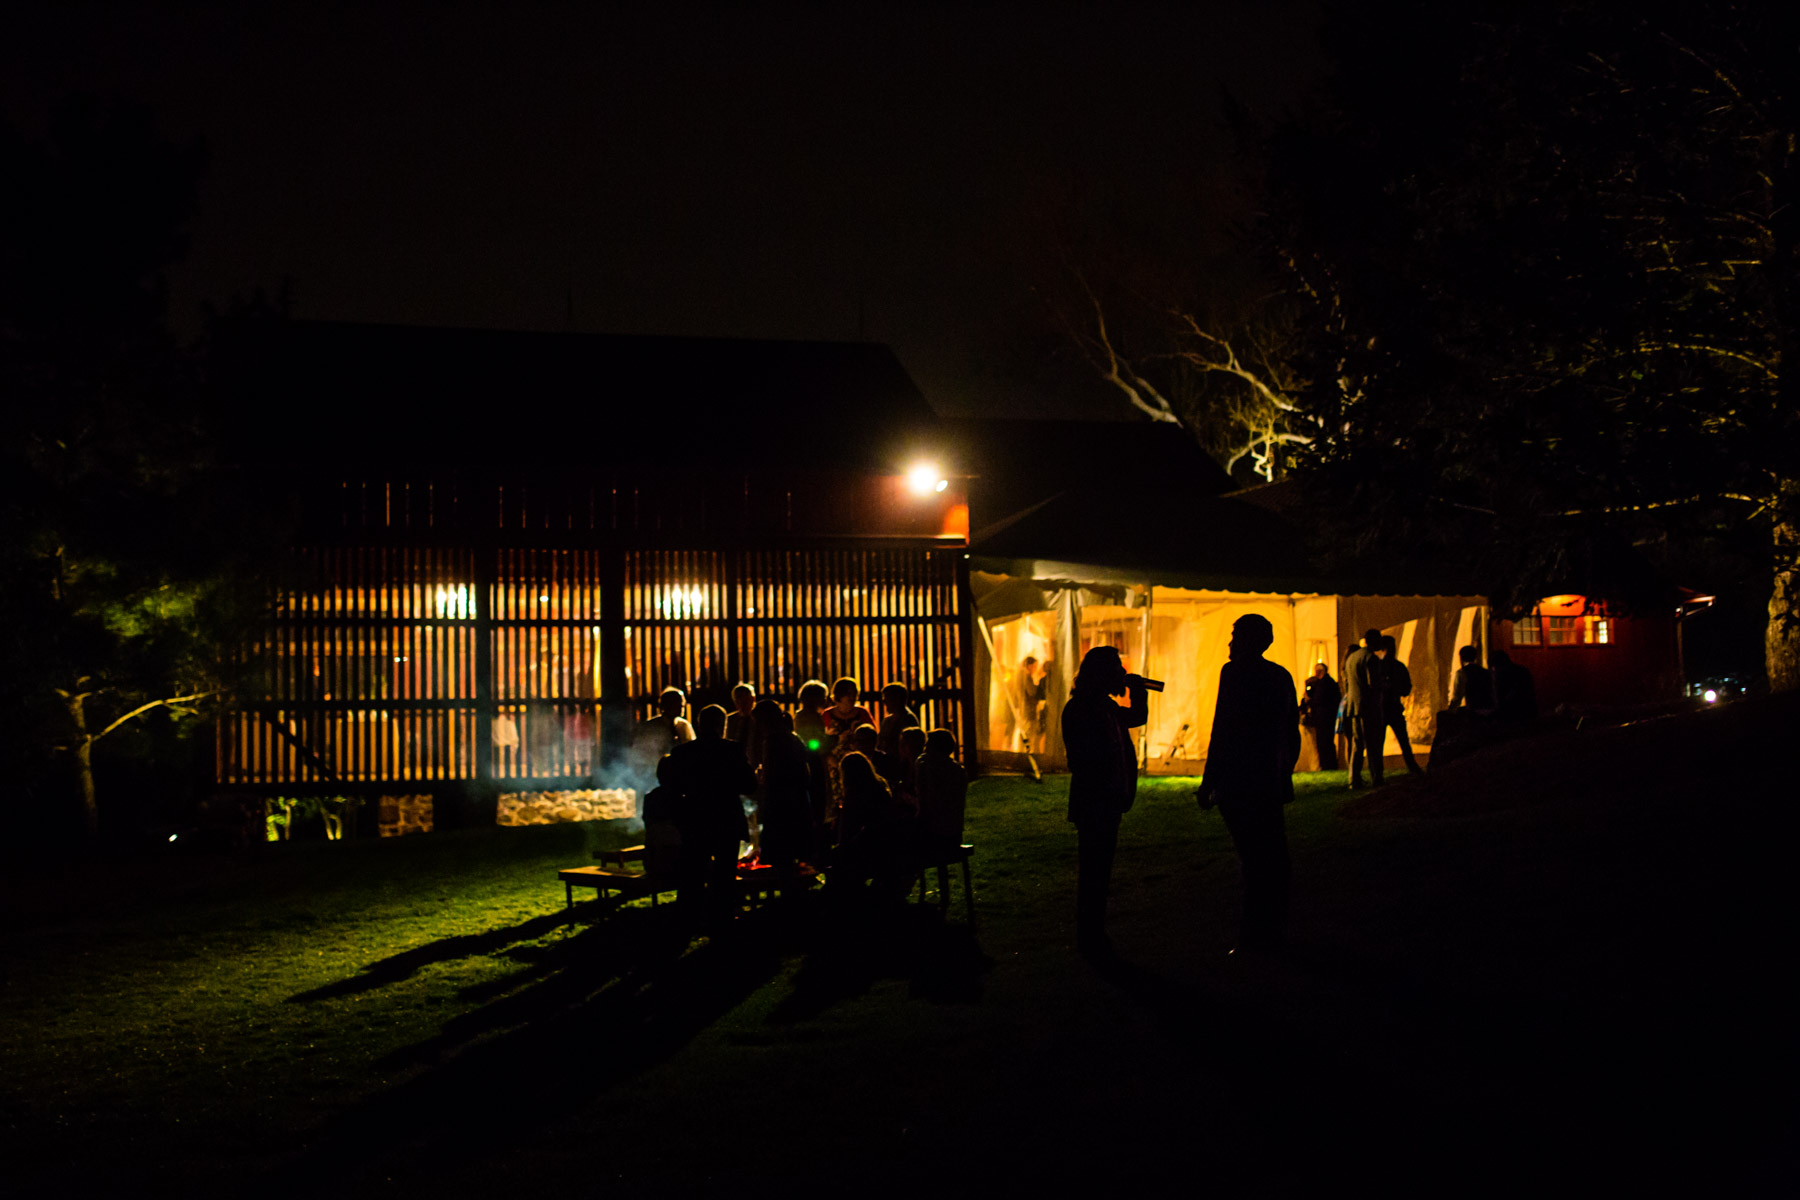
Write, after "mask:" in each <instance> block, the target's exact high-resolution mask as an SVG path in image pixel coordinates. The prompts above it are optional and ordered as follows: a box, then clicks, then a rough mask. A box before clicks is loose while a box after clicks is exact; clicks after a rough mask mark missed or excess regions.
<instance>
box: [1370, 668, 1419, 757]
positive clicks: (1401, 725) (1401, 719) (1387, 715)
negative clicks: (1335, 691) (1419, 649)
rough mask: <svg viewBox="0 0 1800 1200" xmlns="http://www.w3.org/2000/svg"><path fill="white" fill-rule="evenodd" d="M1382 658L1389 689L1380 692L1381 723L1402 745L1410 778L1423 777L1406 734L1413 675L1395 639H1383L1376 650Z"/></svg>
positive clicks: (1401, 750) (1402, 754)
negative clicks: (1408, 698)
mask: <svg viewBox="0 0 1800 1200" xmlns="http://www.w3.org/2000/svg"><path fill="white" fill-rule="evenodd" d="M1376 653H1378V654H1379V655H1380V656H1381V663H1382V667H1383V669H1384V670H1385V671H1386V672H1387V687H1386V688H1384V689H1383V691H1382V693H1381V723H1382V728H1383V731H1384V732H1385V731H1386V730H1389V729H1391V730H1393V731H1394V740H1395V741H1396V742H1399V743H1400V757H1401V758H1402V759H1404V760H1405V762H1406V772H1407V774H1409V775H1423V774H1424V773H1425V772H1424V771H1423V770H1421V769H1420V767H1419V760H1418V759H1416V758H1414V757H1413V748H1412V737H1411V735H1409V734H1408V733H1407V731H1406V705H1405V704H1404V703H1403V701H1404V700H1405V698H1406V697H1407V696H1410V695H1412V672H1411V671H1409V670H1407V669H1406V664H1405V663H1403V662H1401V661H1400V655H1399V653H1398V652H1397V649H1396V644H1395V642H1394V639H1393V638H1391V637H1383V638H1382V639H1381V649H1380V650H1378V651H1376Z"/></svg>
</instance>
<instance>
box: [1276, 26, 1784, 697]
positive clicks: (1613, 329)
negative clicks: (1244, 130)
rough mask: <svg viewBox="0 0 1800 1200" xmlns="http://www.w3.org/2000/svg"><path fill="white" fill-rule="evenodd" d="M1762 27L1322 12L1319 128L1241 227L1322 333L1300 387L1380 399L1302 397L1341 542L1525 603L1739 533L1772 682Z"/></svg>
mask: <svg viewBox="0 0 1800 1200" xmlns="http://www.w3.org/2000/svg"><path fill="white" fill-rule="evenodd" d="M1781 25H1782V19H1781V18H1780V17H1779V16H1777V15H1775V14H1774V12H1773V10H1770V9H1767V8H1766V7H1764V6H1759V5H1752V4H1736V3H1704V4H1695V5H1681V6H1675V5H1650V6H1641V5H1640V6H1631V7H1629V8H1627V7H1623V6H1618V5H1605V4H1576V5H1563V6H1556V7H1555V8H1553V9H1548V10H1543V9H1532V10H1520V9H1516V8H1514V7H1511V6H1501V5H1494V6H1483V7H1480V8H1477V9H1475V10H1470V9H1468V8H1467V7H1466V6H1462V7H1451V8H1445V7H1443V6H1432V5H1427V4H1417V3H1405V4H1391V5H1383V6H1359V7H1358V8H1357V9H1356V10H1355V12H1354V13H1345V14H1343V15H1342V17H1341V19H1340V20H1339V21H1338V22H1337V24H1336V25H1335V27H1334V31H1333V33H1332V34H1331V40H1332V43H1333V51H1334V55H1335V57H1336V59H1337V61H1338V62H1339V64H1340V67H1341V70H1340V74H1339V78H1338V91H1337V99H1338V104H1337V107H1336V108H1335V109H1332V110H1330V112H1329V113H1328V114H1315V116H1314V118H1313V119H1312V120H1311V121H1309V122H1307V123H1306V124H1304V125H1297V126H1295V127H1292V128H1290V129H1289V130H1288V131H1287V132H1285V133H1284V134H1282V135H1281V136H1279V137H1278V138H1277V139H1275V141H1274V144H1273V146H1272V165H1271V170H1270V200H1271V202H1270V216H1269V225H1268V229H1269V231H1270V236H1271V240H1272V242H1273V243H1274V244H1275V245H1276V246H1277V247H1279V248H1280V250H1281V252H1282V253H1283V254H1284V255H1285V256H1286V257H1287V260H1288V261H1289V263H1290V264H1292V265H1293V267H1294V269H1295V270H1297V271H1299V272H1301V273H1303V274H1305V275H1307V276H1309V277H1311V278H1317V279H1329V280H1330V281H1331V285H1332V286H1333V287H1334V288H1336V289H1337V294H1338V295H1339V296H1340V298H1341V303H1342V304H1343V306H1344V311H1345V313H1346V314H1347V315H1346V320H1345V321H1344V322H1343V325H1342V331H1341V336H1339V337H1338V339H1337V342H1336V344H1335V345H1330V344H1325V343H1324V342H1321V343H1320V344H1318V345H1316V347H1315V349H1314V350H1313V353H1312V355H1311V357H1310V360H1309V361H1310V362H1311V364H1312V369H1313V370H1314V371H1315V372H1327V371H1331V370H1333V369H1334V368H1340V372H1339V373H1340V374H1346V375H1350V376H1353V377H1356V378H1363V379H1372V378H1378V379H1379V381H1380V383H1379V386H1369V387H1362V388H1341V387H1340V388H1333V387H1329V386H1319V385H1318V384H1317V383H1315V386H1313V387H1312V388H1310V389H1308V390H1307V391H1306V393H1305V394H1306V395H1307V396H1308V397H1309V399H1310V400H1311V401H1312V402H1313V404H1314V406H1315V407H1314V408H1313V415H1314V417H1315V418H1316V420H1317V424H1318V429H1319V436H1318V438H1317V440H1316V442H1315V443H1314V445H1313V446H1312V447H1311V449H1312V453H1311V454H1309V455H1308V456H1307V458H1306V459H1305V460H1303V462H1304V465H1305V468H1306V471H1307V475H1308V477H1309V479H1310V480H1311V482H1313V483H1314V484H1315V485H1317V486H1318V489H1319V490H1320V491H1321V492H1322V493H1323V494H1324V495H1326V496H1327V497H1328V498H1329V499H1330V501H1331V502H1332V506H1333V507H1335V508H1337V509H1338V510H1339V511H1343V512H1347V513H1353V514H1355V516H1356V523H1355V525H1354V526H1352V525H1349V524H1346V525H1345V526H1344V527H1342V528H1341V529H1340V530H1339V533H1340V540H1341V541H1343V542H1346V543H1354V542H1355V541H1356V540H1357V539H1358V538H1359V537H1360V538H1365V539H1375V540H1380V541H1382V542H1384V543H1386V544H1395V543H1399V544H1404V545H1409V546H1415V547H1417V546H1420V545H1422V544H1423V545H1433V544H1435V545H1437V546H1439V547H1442V548H1444V549H1446V550H1447V551H1458V550H1460V551H1471V550H1478V551H1479V553H1475V554H1472V555H1471V558H1472V559H1473V560H1474V562H1475V564H1476V565H1478V566H1480V567H1481V568H1482V569H1483V572H1484V574H1485V575H1486V577H1488V578H1492V579H1509V580H1511V581H1512V582H1513V584H1514V586H1515V588H1516V592H1515V598H1516V599H1517V600H1519V601H1523V602H1528V601H1529V599H1530V598H1531V597H1533V596H1534V595H1536V594H1540V589H1541V588H1543V587H1544V586H1546V585H1548V584H1550V583H1552V582H1554V581H1556V580H1558V579H1559V578H1562V579H1566V578H1568V576H1569V574H1570V572H1571V571H1572V570H1578V564H1580V563H1582V562H1583V561H1584V560H1586V561H1588V562H1589V564H1590V565H1591V562H1592V560H1594V559H1596V558H1597V557H1601V556H1602V555H1601V550H1600V548H1601V547H1604V546H1605V545H1606V544H1607V543H1608V541H1609V540H1624V539H1629V540H1633V541H1640V542H1641V541H1644V540H1646V539H1654V538H1669V537H1674V538H1697V537H1718V536H1731V535H1733V534H1735V533H1737V532H1739V531H1742V530H1744V529H1746V528H1749V529H1753V530H1755V531H1756V536H1758V537H1759V538H1760V539H1761V546H1762V554H1763V556H1764V557H1765V560H1766V561H1767V562H1768V564H1769V567H1770V570H1771V573H1772V578H1773V587H1772V596H1771V602H1770V619H1769V625H1768V634H1767V662H1768V670H1769V678H1770V683H1771V685H1772V686H1773V687H1775V688H1777V689H1780V688H1789V687H1794V686H1800V624H1797V622H1796V620H1795V616H1796V614H1795V604H1796V600H1797V599H1800V597H1797V596H1796V566H1797V563H1796V552H1797V550H1800V547H1797V545H1796V541H1797V539H1796V528H1797V525H1796V522H1797V521H1800V487H1797V485H1796V479H1797V478H1800V476H1797V474H1796V465H1797V464H1796V457H1797V455H1800V445H1797V443H1800V430H1797V428H1796V423H1795V422H1796V414H1797V413H1800V406H1797V405H1796V403H1795V396H1794V394H1793V388H1794V383H1793V377H1792V372H1791V371H1789V372H1784V370H1783V365H1784V362H1785V361H1786V360H1787V358H1788V350H1789V348H1790V344H1791V343H1792V342H1793V339H1794V330H1795V322H1794V317H1795V312H1794V300H1795V296H1794V288H1795V266H1796V262H1795V249H1794V240H1793V233H1794V221H1795V219H1796V217H1795V214H1794V212H1793V209H1792V204H1793V202H1794V200H1795V199H1796V187H1795V183H1796V179H1795V166H1796V134H1797V133H1800V124H1797V122H1796V119H1795V111H1794V107H1793V100H1792V96H1791V87H1792V84H1791V79H1790V75H1791V72H1790V68H1791V65H1792V56H1793V40H1792V37H1791V36H1788V34H1789V33H1790V32H1791V31H1787V30H1784V29H1783V28H1782V27H1781ZM1320 332H1321V333H1324V332H1328V331H1320ZM1325 341H1326V342H1328V341H1329V339H1325Z"/></svg>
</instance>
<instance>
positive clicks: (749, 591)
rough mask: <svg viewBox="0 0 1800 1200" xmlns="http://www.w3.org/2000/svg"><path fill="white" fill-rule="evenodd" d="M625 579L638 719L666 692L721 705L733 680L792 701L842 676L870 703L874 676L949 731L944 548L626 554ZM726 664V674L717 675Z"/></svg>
mask: <svg viewBox="0 0 1800 1200" xmlns="http://www.w3.org/2000/svg"><path fill="white" fill-rule="evenodd" d="M625 579H626V585H625V621H626V631H627V634H626V636H627V645H628V646H629V647H630V649H629V651H628V654H629V657H630V662H629V665H628V668H627V670H628V672H629V679H630V681H631V693H632V694H631V700H632V705H633V707H634V709H636V711H637V713H638V715H639V717H640V718H642V717H645V716H648V715H650V714H652V713H654V712H655V707H656V699H657V695H658V694H659V693H660V692H661V691H662V690H663V689H664V688H667V687H678V688H681V689H682V690H683V691H684V692H686V693H687V695H688V699H689V701H690V702H691V703H693V704H695V705H698V704H715V703H716V704H728V703H729V695H730V690H731V687H732V686H733V685H734V684H736V683H739V682H744V683H749V684H750V685H751V686H753V687H755V688H756V690H757V693H758V695H763V696H769V697H772V698H774V699H777V700H779V701H781V702H783V703H787V704H793V703H794V702H795V699H796V694H797V693H798V691H799V689H800V685H801V684H802V683H804V682H805V681H806V680H808V679H819V680H822V681H824V682H825V683H826V684H827V685H829V684H831V683H832V682H833V681H834V680H836V679H839V678H842V677H846V676H848V677H850V678H853V679H855V680H857V681H858V683H859V684H861V686H862V689H863V693H864V695H865V697H867V698H868V699H869V701H870V702H871V703H873V702H874V700H875V698H876V695H877V693H878V692H879V691H880V689H881V687H882V685H883V684H886V683H890V682H898V683H903V684H905V685H906V686H907V688H908V690H909V691H910V692H911V693H912V697H913V704H914V708H915V711H917V712H918V714H919V718H920V721H921V723H923V724H924V725H925V726H926V727H927V728H937V727H939V726H942V727H945V728H949V729H952V730H955V729H958V728H959V727H960V726H959V724H958V722H959V720H960V718H961V693H960V692H959V691H958V687H959V684H960V682H961V681H960V680H959V679H958V677H957V664H958V663H959V661H960V658H959V656H960V653H961V646H960V641H961V623H960V616H959V613H958V610H957V596H956V574H955V557H954V554H953V552H949V551H934V550H914V549H908V550H750V551H737V552H716V551H675V550H638V551H631V552H629V553H628V554H627V555H626V563H625ZM727 586H729V587H730V588H731V589H732V595H731V596H730V597H729V598H728V597H727V596H726V593H725V589H726V587H727ZM728 601H729V602H728ZM734 660H735V661H736V662H737V663H738V678H732V677H730V676H728V675H727V674H726V671H725V665H726V664H727V663H729V662H731V661H734Z"/></svg>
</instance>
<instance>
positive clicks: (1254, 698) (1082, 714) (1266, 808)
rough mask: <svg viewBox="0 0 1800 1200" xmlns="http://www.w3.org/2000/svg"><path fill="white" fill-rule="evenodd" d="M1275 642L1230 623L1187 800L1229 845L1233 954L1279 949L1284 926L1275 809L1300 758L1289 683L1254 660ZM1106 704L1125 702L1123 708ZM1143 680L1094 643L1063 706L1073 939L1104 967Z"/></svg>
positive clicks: (1131, 794) (1284, 871) (1256, 627)
mask: <svg viewBox="0 0 1800 1200" xmlns="http://www.w3.org/2000/svg"><path fill="white" fill-rule="evenodd" d="M1274 641H1275V629H1274V626H1272V625H1271V624H1270V623H1269V621H1268V619H1267V618H1266V617H1261V616H1258V615H1256V614H1254V613H1250V614H1247V615H1245V616H1242V617H1239V618H1238V619H1237V621H1236V622H1235V623H1234V624H1233V625H1232V628H1231V648H1230V659H1229V661H1227V662H1226V664H1225V666H1224V667H1223V669H1221V670H1220V672H1219V693H1218V702H1217V706H1216V708H1215V710H1214V714H1213V727H1212V738H1211V742H1210V744H1209V746H1208V748H1207V753H1206V773H1205V775H1204V776H1203V777H1202V779H1201V782H1200V787H1199V789H1198V791H1197V792H1196V793H1195V799H1196V800H1197V801H1198V802H1199V804H1200V807H1201V808H1203V809H1208V808H1213V807H1215V806H1216V807H1217V808H1218V809H1219V812H1220V815H1221V816H1222V817H1223V818H1224V820H1225V827H1226V829H1227V830H1228V831H1229V832H1230V834H1231V838H1232V842H1233V843H1234V844H1235V845H1236V847H1237V852H1238V861H1239V863H1240V864H1241V867H1242V871H1243V880H1244V910H1243V923H1242V926H1241V929H1240V933H1239V938H1238V949H1239V950H1244V951H1251V950H1265V949H1270V948H1273V947H1275V946H1277V945H1279V944H1280V943H1281V941H1282V937H1283V928H1284V926H1285V924H1286V920H1287V906H1288V875H1289V870H1288V851H1287V831H1286V825H1285V819H1284V817H1283V815H1282V806H1283V805H1284V804H1286V803H1287V802H1288V801H1290V800H1292V799H1293V798H1294V764H1295V762H1296V761H1297V760H1298V759H1299V757H1300V724H1299V711H1298V706H1297V704H1296V702H1295V696H1294V677H1293V676H1292V675H1290V674H1288V672H1287V669H1286V668H1285V667H1282V666H1279V665H1277V664H1275V663H1272V662H1270V661H1269V660H1268V659H1266V658H1264V657H1263V651H1265V650H1267V649H1268V648H1269V647H1270V646H1271V645H1272V644H1273V643H1274ZM1115 697H1123V698H1124V699H1125V701H1126V702H1125V703H1124V704H1120V703H1118V701H1117V700H1116V699H1115ZM1148 698H1149V697H1148V688H1147V687H1146V684H1145V681H1144V680H1143V679H1142V678H1141V677H1139V676H1137V675H1133V674H1130V673H1128V672H1127V671H1126V670H1125V664H1124V661H1123V660H1122V659H1121V658H1120V657H1119V651H1118V650H1117V648H1115V647H1112V646H1095V647H1094V648H1093V649H1091V650H1089V651H1088V652H1087V654H1086V655H1084V656H1083V657H1082V660H1081V668H1080V671H1079V673H1077V675H1076V676H1075V686H1074V688H1073V689H1072V691H1071V693H1070V696H1069V702H1068V704H1066V705H1064V706H1063V712H1062V729H1063V741H1064V744H1065V745H1066V746H1067V748H1068V754H1069V776H1070V778H1069V820H1070V821H1072V822H1074V824H1075V831H1076V845H1077V854H1076V858H1077V862H1078V866H1077V874H1076V895H1075V938H1076V946H1077V948H1078V949H1079V950H1080V951H1081V953H1082V954H1084V955H1086V956H1088V957H1090V958H1095V959H1102V960H1104V959H1110V958H1111V957H1112V955H1113V949H1112V943H1111V941H1110V939H1109V938H1108V937H1107V934H1106V900H1107V893H1108V891H1109V890H1110V887H1111V882H1112V868H1113V859H1114V857H1115V854H1116V852H1117V850H1118V844H1119V825H1120V820H1121V818H1122V817H1123V816H1124V815H1125V813H1127V812H1129V811H1130V809H1131V806H1132V803H1133V802H1134V800H1135V799H1136V796H1137V778H1138V773H1137V751H1136V747H1135V746H1134V745H1133V743H1132V738H1131V730H1133V729H1135V728H1137V727H1138V726H1140V725H1142V724H1144V722H1145V721H1146V720H1147V719H1148V716H1149V705H1148Z"/></svg>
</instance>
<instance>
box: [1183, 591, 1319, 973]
mask: <svg viewBox="0 0 1800 1200" xmlns="http://www.w3.org/2000/svg"><path fill="white" fill-rule="evenodd" d="M1274 641H1275V628H1274V626H1272V625H1270V624H1269V621H1268V618H1266V617H1260V616H1257V615H1256V614H1255V613H1248V614H1246V615H1244V616H1241V617H1239V618H1238V619H1237V621H1236V622H1235V623H1234V624H1233V625H1232V627H1231V661H1230V662H1227V663H1226V664H1225V666H1224V667H1223V668H1222V669H1221V670H1220V671H1219V702H1218V707H1217V708H1216V710H1215V711H1214V713H1213V727H1212V742H1211V744H1210V745H1209V746H1208V747H1207V750H1206V775H1205V777H1204V778H1203V779H1202V780H1201V781H1200V790H1199V791H1198V792H1197V793H1196V794H1195V799H1197V800H1198V801H1199V802H1200V807H1201V808H1211V807H1212V806H1213V805H1214V804H1217V805H1218V806H1219V814H1220V815H1221V816H1223V817H1224V818H1225V828H1226V829H1228V830H1230V831H1231V840H1232V842H1233V843H1234V844H1235V845H1236V846H1237V852H1238V864H1239V866H1240V868H1241V869H1242V871H1243V876H1244V918H1243V925H1242V932H1241V933H1240V935H1239V937H1238V944H1237V949H1238V950H1268V949H1272V948H1274V947H1276V946H1279V945H1281V942H1282V938H1283V934H1284V927H1285V926H1286V924H1287V909H1288V876H1289V868H1288V850H1287V827H1286V824H1285V822H1284V820H1283V817H1282V812H1281V806H1282V805H1284V804H1286V803H1288V802H1289V801H1291V800H1292V799H1293V798H1294V762H1295V760H1297V759H1298V758H1299V757H1300V720H1299V717H1300V714H1299V707H1298V705H1297V704H1296V703H1295V701H1294V677H1293V676H1292V675H1290V674H1288V672H1287V668H1285V667H1281V666H1277V665H1276V664H1275V663H1272V662H1270V661H1269V660H1268V659H1266V658H1264V657H1263V656H1262V655H1263V651H1264V650H1267V649H1268V648H1269V646H1270V645H1271V644H1272V643H1273V642H1274ZM1236 952H1237V951H1235V950H1234V951H1233V953H1236Z"/></svg>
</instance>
